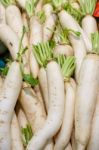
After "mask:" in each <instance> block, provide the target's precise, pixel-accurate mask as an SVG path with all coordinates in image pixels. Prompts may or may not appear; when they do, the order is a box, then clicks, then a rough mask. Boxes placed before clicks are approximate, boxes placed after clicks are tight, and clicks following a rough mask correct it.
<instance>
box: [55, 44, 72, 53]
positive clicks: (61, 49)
mask: <svg viewBox="0 0 99 150" xmlns="http://www.w3.org/2000/svg"><path fill="white" fill-rule="evenodd" d="M54 53H55V55H59V54H60V55H66V56H73V54H74V51H73V48H72V47H71V46H70V45H65V44H64V45H57V46H56V47H55V49H54Z"/></svg>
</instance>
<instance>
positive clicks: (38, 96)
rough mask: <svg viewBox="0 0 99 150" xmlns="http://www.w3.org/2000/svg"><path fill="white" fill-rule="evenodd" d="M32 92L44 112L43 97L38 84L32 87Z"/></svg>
mask: <svg viewBox="0 0 99 150" xmlns="http://www.w3.org/2000/svg"><path fill="white" fill-rule="evenodd" d="M34 91H35V94H36V96H37V98H38V99H39V101H40V102H41V104H42V107H43V109H44V110H45V105H44V100H43V96H42V92H41V88H40V85H39V84H38V85H36V86H35V87H34Z"/></svg>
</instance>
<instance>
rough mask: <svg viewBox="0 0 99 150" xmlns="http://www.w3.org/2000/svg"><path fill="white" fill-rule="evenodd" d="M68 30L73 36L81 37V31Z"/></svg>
mask: <svg viewBox="0 0 99 150" xmlns="http://www.w3.org/2000/svg"><path fill="white" fill-rule="evenodd" d="M67 30H68V32H71V33H72V34H74V35H75V36H77V37H80V35H81V33H80V32H79V31H74V30H72V29H67Z"/></svg>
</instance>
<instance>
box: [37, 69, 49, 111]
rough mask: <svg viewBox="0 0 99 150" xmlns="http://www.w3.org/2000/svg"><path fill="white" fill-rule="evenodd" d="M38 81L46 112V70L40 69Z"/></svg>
mask: <svg viewBox="0 0 99 150" xmlns="http://www.w3.org/2000/svg"><path fill="white" fill-rule="evenodd" d="M38 79H39V83H40V87H41V90H42V95H43V98H44V103H45V107H46V110H47V111H48V107H49V100H48V83H47V75H46V70H45V69H44V68H41V69H40V71H39V75H38Z"/></svg>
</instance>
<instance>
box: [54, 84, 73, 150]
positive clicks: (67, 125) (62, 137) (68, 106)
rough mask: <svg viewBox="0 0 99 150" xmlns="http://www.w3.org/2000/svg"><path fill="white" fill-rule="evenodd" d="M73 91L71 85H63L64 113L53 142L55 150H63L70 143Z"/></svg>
mask: <svg viewBox="0 0 99 150" xmlns="http://www.w3.org/2000/svg"><path fill="white" fill-rule="evenodd" d="M75 90H76V89H74V88H73V87H72V85H71V83H69V82H66V83H65V93H66V98H65V112H64V119H63V123H62V127H61V129H60V132H59V134H58V136H57V137H56V141H55V148H54V149H55V150H60V149H61V150H64V148H65V147H67V146H68V143H69V141H70V137H71V133H72V129H73V121H74V111H75V110H74V108H75Z"/></svg>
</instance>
